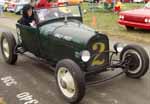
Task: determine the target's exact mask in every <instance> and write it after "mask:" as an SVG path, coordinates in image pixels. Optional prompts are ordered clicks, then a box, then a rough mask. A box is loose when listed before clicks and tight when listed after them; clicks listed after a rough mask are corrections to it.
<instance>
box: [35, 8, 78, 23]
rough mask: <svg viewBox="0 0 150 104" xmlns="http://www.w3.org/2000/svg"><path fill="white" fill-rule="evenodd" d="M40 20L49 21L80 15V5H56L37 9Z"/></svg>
mask: <svg viewBox="0 0 150 104" xmlns="http://www.w3.org/2000/svg"><path fill="white" fill-rule="evenodd" d="M36 12H37V16H38V19H39V22H43V21H48V20H52V19H56V18H62V17H80V16H81V13H80V9H79V6H77V5H76V6H65V7H55V8H49V9H45V8H44V9H39V10H36Z"/></svg>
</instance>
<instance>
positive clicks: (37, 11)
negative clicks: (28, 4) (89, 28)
mask: <svg viewBox="0 0 150 104" xmlns="http://www.w3.org/2000/svg"><path fill="white" fill-rule="evenodd" d="M71 6H72V7H76V8H78V13H79V14H78V16H75V15H72V16H69V15H67V13H66V15H63V16H58V17H55V18H54V17H50V18H48V16H47V17H46V18H44V19H43V20H42V19H41V18H40V17H39V14H40V13H39V12H41V11H42V10H47V11H49V10H52V9H54V10H55V9H56V10H57V9H59V8H61V7H68V8H69V7H71ZM50 12H51V13H53V14H52V15H54V13H55V12H57V13H58V11H54V12H53V11H50ZM35 13H36V15H37V19H38V23H43V22H47V21H51V20H56V19H59V18H65V17H68V18H69V17H74V18H75V17H77V18H79V17H81V18H82V12H81V8H80V5H69V6H59V7H52V8H49V9H46V8H41V9H36V10H35ZM70 13H72V12H70ZM48 15H50V14H48ZM44 16H45V14H44Z"/></svg>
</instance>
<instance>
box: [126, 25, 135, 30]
mask: <svg viewBox="0 0 150 104" xmlns="http://www.w3.org/2000/svg"><path fill="white" fill-rule="evenodd" d="M126 29H127V30H128V31H132V30H134V27H131V26H126Z"/></svg>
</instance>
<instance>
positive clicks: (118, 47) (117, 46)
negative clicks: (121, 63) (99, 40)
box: [114, 43, 125, 53]
mask: <svg viewBox="0 0 150 104" xmlns="http://www.w3.org/2000/svg"><path fill="white" fill-rule="evenodd" d="M124 47H125V45H124V44H122V43H116V44H115V45H114V50H115V52H116V53H120V52H122V50H123V48H124Z"/></svg>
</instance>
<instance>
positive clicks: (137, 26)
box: [118, 20, 150, 30]
mask: <svg viewBox="0 0 150 104" xmlns="http://www.w3.org/2000/svg"><path fill="white" fill-rule="evenodd" d="M118 23H119V24H121V25H125V26H132V27H136V28H142V29H147V30H149V29H150V24H145V23H137V22H131V21H124V20H118Z"/></svg>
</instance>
